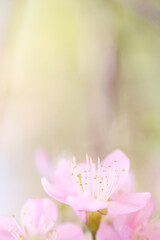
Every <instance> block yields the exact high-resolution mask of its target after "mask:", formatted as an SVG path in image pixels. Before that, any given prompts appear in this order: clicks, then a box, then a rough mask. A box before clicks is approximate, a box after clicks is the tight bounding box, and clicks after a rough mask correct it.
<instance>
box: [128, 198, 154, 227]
mask: <svg viewBox="0 0 160 240" xmlns="http://www.w3.org/2000/svg"><path fill="white" fill-rule="evenodd" d="M154 207H155V206H154V202H153V200H150V201H149V202H148V204H147V205H146V206H145V207H144V208H142V209H140V210H139V211H136V212H133V213H130V214H128V215H126V219H125V224H126V225H127V226H129V227H130V228H132V229H136V227H138V226H139V225H140V224H142V223H144V222H146V221H148V220H149V219H150V217H151V216H152V214H153V210H154Z"/></svg>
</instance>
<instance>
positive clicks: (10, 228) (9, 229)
mask: <svg viewBox="0 0 160 240" xmlns="http://www.w3.org/2000/svg"><path fill="white" fill-rule="evenodd" d="M19 235H23V232H22V230H21V229H20V227H19V226H18V224H17V222H16V221H15V219H14V218H12V217H0V239H2V240H13V239H14V240H15V239H16V240H19Z"/></svg>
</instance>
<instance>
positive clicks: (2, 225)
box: [0, 198, 84, 240]
mask: <svg viewBox="0 0 160 240" xmlns="http://www.w3.org/2000/svg"><path fill="white" fill-rule="evenodd" d="M57 217H58V210H57V207H56V205H55V203H54V202H53V201H51V200H50V199H47V198H44V199H40V198H37V199H30V200H28V201H27V202H26V203H25V204H24V206H23V208H22V211H21V222H22V227H20V226H19V225H18V223H17V222H16V220H15V219H14V218H11V217H0V239H2V240H55V239H56V240H75V239H78V240H84V236H83V232H82V230H81V228H80V227H79V226H77V225H76V224H74V223H70V222H67V223H63V224H60V225H59V226H57V228H55V222H56V220H57Z"/></svg>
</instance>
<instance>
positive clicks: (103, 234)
mask: <svg viewBox="0 0 160 240" xmlns="http://www.w3.org/2000/svg"><path fill="white" fill-rule="evenodd" d="M97 236H98V239H99V240H111V239H114V240H121V237H120V236H119V234H118V232H117V231H116V230H115V229H114V227H113V226H112V225H110V224H101V225H100V228H99V229H98V232H97Z"/></svg>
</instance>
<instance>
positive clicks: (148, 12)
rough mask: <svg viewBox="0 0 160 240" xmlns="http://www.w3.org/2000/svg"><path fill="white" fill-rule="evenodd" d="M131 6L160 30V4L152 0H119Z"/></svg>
mask: <svg viewBox="0 0 160 240" xmlns="http://www.w3.org/2000/svg"><path fill="white" fill-rule="evenodd" d="M118 1H119V2H120V3H122V4H123V5H127V6H129V7H131V8H132V9H133V10H134V11H136V12H137V13H138V14H139V15H141V16H142V17H144V18H145V19H147V20H148V21H149V22H151V23H152V24H153V25H155V27H157V28H158V29H159V30H160V4H158V3H157V2H155V1H152V0H118Z"/></svg>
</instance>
